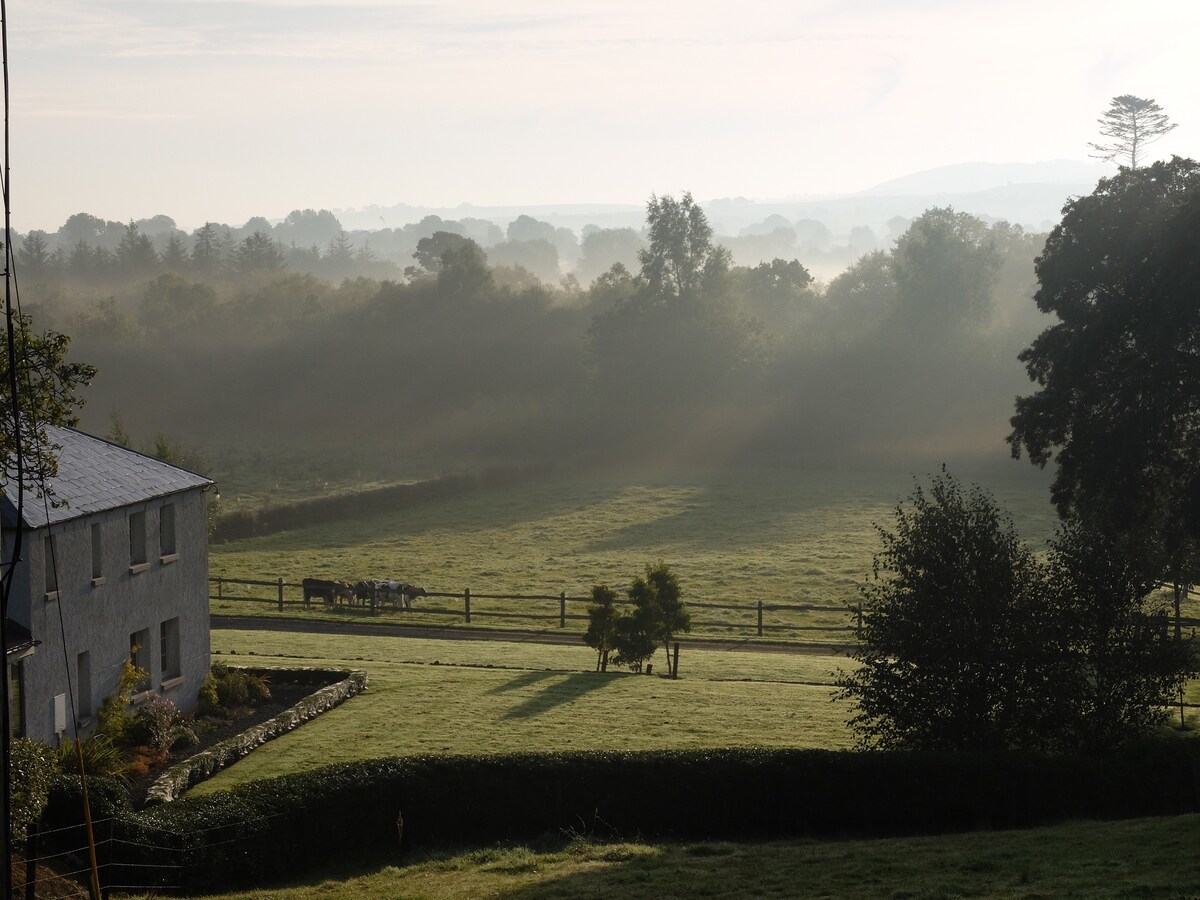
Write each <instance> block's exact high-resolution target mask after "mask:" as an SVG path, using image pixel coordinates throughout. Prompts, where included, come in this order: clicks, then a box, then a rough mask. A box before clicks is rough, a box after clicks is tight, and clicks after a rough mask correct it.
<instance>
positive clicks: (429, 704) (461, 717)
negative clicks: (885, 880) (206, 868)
mask: <svg viewBox="0 0 1200 900" xmlns="http://www.w3.org/2000/svg"><path fill="white" fill-rule="evenodd" d="M212 642H213V649H214V654H215V658H218V659H224V660H227V661H229V662H232V663H236V664H241V665H263V666H288V665H293V666H294V665H298V664H301V665H316V666H331V667H352V668H360V669H365V670H366V671H367V673H368V674H369V677H370V686H369V688H368V690H367V691H366V692H365V693H363V694H360V695H359V696H357V697H354V698H352V699H351V700H349V701H348V702H346V703H345V704H343V705H342V706H339V707H337V708H336V709H333V710H331V711H329V712H327V713H325V714H324V715H322V716H320V717H318V718H317V719H315V720H313V721H312V722H309V723H308V724H306V725H305V726H304V727H303V728H299V729H296V730H295V731H293V732H290V733H288V734H286V735H284V736H282V737H280V738H277V739H276V740H274V741H271V742H270V743H268V744H266V745H264V746H263V747H260V748H259V749H257V750H255V751H254V753H252V754H251V755H250V756H248V757H247V758H246V759H244V760H242V761H241V762H239V763H237V764H236V765H234V766H232V767H231V768H230V769H228V770H226V771H225V772H223V773H221V774H220V775H218V776H217V777H216V778H214V779H212V780H211V781H208V782H205V783H204V784H202V785H199V786H198V787H196V788H195V789H194V792H195V793H210V792H213V791H217V790H222V789H225V788H229V787H232V786H233V785H235V784H240V783H243V782H247V781H253V780H256V779H260V778H268V777H271V776H275V775H281V774H284V773H288V772H296V771H301V770H304V769H312V768H316V767H319V766H322V765H326V764H328V763H334V762H348V761H351V760H357V759H371V758H376V757H381V756H398V755H406V754H418V753H453V754H476V753H504V752H514V751H525V752H537V751H542V750H546V751H550V750H635V749H657V748H673V749H674V748H679V749H682V748H691V747H738V746H759V747H847V746H849V745H850V743H851V735H850V733H849V732H848V731H847V729H846V727H845V720H846V719H847V718H848V708H847V707H846V706H845V705H844V704H840V703H833V702H831V701H832V697H833V693H834V689H833V688H832V687H831V681H832V678H833V673H834V671H835V670H837V669H838V668H839V667H841V666H844V665H848V664H849V661H848V660H846V659H844V658H841V657H834V656H808V655H798V654H785V653H754V652H747V651H719V650H691V651H689V652H687V653H684V654H681V656H680V663H679V669H680V678H679V679H678V680H671V679H667V678H661V677H658V676H657V675H654V676H645V675H633V674H629V673H623V672H609V673H607V674H598V673H596V672H594V671H593V669H594V668H595V655H594V653H593V652H592V651H591V650H590V649H589V648H587V647H585V646H583V645H582V644H580V646H578V647H562V646H553V645H545V644H521V643H512V642H500V641H445V640H433V639H417V638H398V637H384V636H370V637H357V636H348V635H310V634H291V633H282V632H240V631H224V630H221V631H214V632H213V634H212ZM657 661H659V662H661V661H662V654H661V652H660V653H659V654H658V659H657Z"/></svg>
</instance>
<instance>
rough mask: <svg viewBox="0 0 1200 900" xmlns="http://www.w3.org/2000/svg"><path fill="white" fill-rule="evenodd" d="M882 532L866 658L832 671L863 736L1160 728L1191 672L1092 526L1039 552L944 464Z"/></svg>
mask: <svg viewBox="0 0 1200 900" xmlns="http://www.w3.org/2000/svg"><path fill="white" fill-rule="evenodd" d="M879 534H880V538H881V540H882V543H883V549H882V550H881V551H880V552H879V553H878V554H877V555H876V558H875V567H874V568H875V574H874V580H873V581H870V582H868V583H867V584H865V585H864V586H863V589H862V597H863V617H862V627H861V629H860V631H859V639H860V644H859V646H858V648H857V650H856V651H855V654H854V655H855V658H856V660H857V661H858V662H859V664H860V666H859V668H858V669H857V670H855V671H853V672H851V673H849V674H846V675H844V676H842V677H841V679H840V680H839V682H838V685H839V687H840V688H841V694H840V695H839V696H840V697H841V698H843V699H849V700H852V701H853V702H854V703H855V704H856V705H857V712H856V714H855V715H854V717H853V718H851V720H850V722H849V724H850V726H851V727H852V728H853V729H854V730H855V732H856V733H857V734H858V737H859V741H860V743H861V744H862V745H864V746H875V747H883V748H910V749H930V750H960V749H1004V748H1028V749H1036V750H1047V751H1063V750H1084V751H1089V752H1096V751H1105V750H1109V749H1111V748H1113V747H1115V746H1119V745H1121V744H1124V743H1128V742H1130V741H1132V740H1135V739H1137V738H1139V737H1143V736H1145V735H1146V734H1148V733H1151V732H1152V731H1153V730H1154V729H1156V728H1157V727H1158V726H1160V725H1161V724H1162V723H1163V721H1164V718H1165V715H1164V708H1165V706H1166V704H1167V703H1169V702H1170V701H1171V699H1172V697H1174V696H1175V694H1176V692H1177V691H1178V690H1179V689H1180V688H1181V687H1182V684H1183V681H1184V679H1185V678H1186V677H1187V676H1188V675H1190V674H1191V673H1193V672H1195V670H1196V666H1197V663H1196V660H1195V657H1194V652H1193V650H1192V648H1191V647H1190V645H1185V644H1182V643H1177V642H1172V641H1170V640H1169V638H1168V634H1167V627H1166V626H1167V621H1166V618H1165V616H1164V614H1163V611H1162V610H1161V609H1160V610H1157V611H1156V610H1154V609H1153V607H1152V606H1150V605H1149V603H1148V600H1147V597H1148V595H1149V594H1150V592H1151V590H1153V587H1154V585H1153V582H1152V581H1149V580H1147V579H1146V578H1145V576H1144V575H1143V574H1141V570H1140V569H1139V567H1138V565H1137V561H1136V560H1132V561H1131V560H1130V558H1129V557H1128V556H1127V555H1125V554H1123V553H1122V550H1121V548H1120V546H1119V545H1117V544H1114V543H1113V542H1112V541H1109V540H1107V539H1106V538H1105V537H1103V536H1102V535H1101V534H1100V533H1098V532H1095V531H1094V530H1091V529H1088V528H1085V527H1083V526H1080V525H1071V526H1069V527H1067V528H1066V529H1064V531H1063V532H1062V533H1061V534H1060V535H1059V537H1058V538H1057V539H1056V540H1055V542H1054V544H1053V546H1052V553H1051V557H1050V561H1049V563H1048V564H1045V565H1043V564H1041V563H1039V562H1038V561H1037V560H1036V559H1035V558H1034V557H1033V555H1032V554H1031V553H1030V551H1029V549H1028V548H1027V547H1026V546H1025V545H1024V544H1023V543H1022V542H1021V541H1020V540H1019V539H1018V537H1017V535H1016V532H1015V530H1014V529H1013V527H1012V523H1011V521H1010V520H1009V519H1008V517H1007V515H1006V514H1005V513H1004V512H1003V511H1002V510H1001V509H1000V507H999V506H998V505H997V503H996V502H995V500H994V499H993V498H992V497H991V496H990V495H989V494H987V493H985V492H984V491H982V490H981V489H980V488H978V487H974V488H972V489H971V490H970V492H964V490H963V489H962V488H961V486H960V485H959V484H958V482H957V481H956V480H955V479H954V478H952V477H951V476H950V475H948V474H947V473H946V471H945V469H943V470H942V472H941V473H940V474H939V475H937V476H934V477H933V478H932V479H931V482H930V485H929V489H928V492H926V490H925V489H924V488H922V487H921V486H920V485H918V486H917V487H916V489H915V491H914V493H913V494H912V496H911V497H910V498H909V500H908V502H907V504H901V505H900V506H899V507H897V509H896V528H895V531H889V530H886V529H884V528H879Z"/></svg>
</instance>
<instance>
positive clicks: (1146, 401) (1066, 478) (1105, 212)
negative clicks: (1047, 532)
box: [1008, 157, 1200, 586]
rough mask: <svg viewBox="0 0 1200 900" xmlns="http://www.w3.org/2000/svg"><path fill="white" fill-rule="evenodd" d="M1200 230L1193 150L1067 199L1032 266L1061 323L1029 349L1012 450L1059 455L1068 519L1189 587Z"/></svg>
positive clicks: (1047, 307) (1195, 558)
mask: <svg viewBox="0 0 1200 900" xmlns="http://www.w3.org/2000/svg"><path fill="white" fill-rule="evenodd" d="M1197 234H1200V164H1198V163H1197V162H1195V161H1194V160H1187V159H1179V158H1178V157H1176V158H1174V159H1172V160H1171V161H1170V162H1168V163H1162V162H1160V163H1155V164H1154V165H1151V166H1149V167H1146V168H1140V169H1123V170H1122V171H1121V173H1120V174H1118V175H1116V176H1115V177H1113V178H1107V179H1103V180H1102V181H1101V182H1100V184H1099V185H1098V186H1097V187H1096V190H1095V191H1094V192H1093V193H1092V194H1090V195H1089V196H1086V197H1080V198H1078V199H1076V200H1074V201H1072V202H1071V203H1069V204H1068V205H1067V207H1066V208H1065V210H1064V215H1063V219H1062V222H1061V223H1060V224H1059V226H1058V227H1057V228H1055V229H1054V232H1053V233H1052V234H1051V235H1050V237H1049V239H1048V240H1047V242H1046V248H1045V251H1044V252H1043V254H1042V256H1041V257H1040V258H1039V259H1038V262H1037V277H1038V280H1039V282H1040V287H1039V289H1038V292H1037V296H1036V300H1037V305H1038V307H1039V308H1040V309H1041V310H1042V311H1043V312H1045V313H1052V314H1054V315H1055V316H1057V318H1058V321H1057V322H1056V323H1055V324H1054V325H1051V326H1050V327H1049V328H1047V329H1046V330H1045V331H1043V332H1042V333H1041V334H1040V335H1039V336H1038V337H1037V339H1036V340H1034V342H1033V343H1032V345H1030V346H1029V347H1028V348H1027V349H1026V350H1025V351H1024V352H1022V353H1021V356H1020V359H1021V361H1022V362H1024V363H1025V367H1026V370H1027V372H1028V375H1029V378H1030V380H1031V381H1034V382H1036V384H1037V390H1036V391H1035V393H1033V394H1031V395H1029V396H1025V397H1019V398H1017V401H1016V414H1015V415H1014V416H1013V417H1012V419H1011V423H1012V432H1011V433H1010V434H1009V436H1008V441H1009V444H1010V445H1011V447H1012V453H1013V456H1014V457H1019V456H1020V454H1021V453H1022V451H1024V452H1025V453H1027V454H1028V456H1029V459H1030V461H1031V462H1033V463H1034V464H1035V465H1037V466H1039V467H1041V466H1045V465H1046V463H1047V462H1049V461H1050V459H1051V458H1052V457H1053V459H1054V462H1055V467H1056V469H1055V477H1054V483H1053V485H1052V488H1051V496H1052V499H1053V501H1054V504H1055V506H1056V507H1057V508H1058V510H1059V514H1060V516H1062V517H1063V518H1065V519H1069V518H1079V519H1082V520H1085V521H1087V522H1089V523H1090V525H1091V526H1092V527H1096V528H1099V529H1101V530H1102V531H1106V532H1108V533H1109V534H1110V535H1111V536H1112V537H1113V538H1114V539H1116V538H1118V537H1119V538H1120V539H1121V540H1122V541H1124V542H1126V543H1127V544H1128V545H1129V547H1130V552H1132V553H1134V554H1135V555H1138V556H1141V557H1142V559H1143V564H1144V565H1145V566H1146V567H1147V570H1148V572H1149V573H1150V574H1152V575H1154V576H1156V577H1158V578H1161V579H1163V580H1168V581H1171V582H1174V583H1175V584H1177V585H1181V586H1186V585H1188V584H1194V583H1196V581H1197V580H1200V513H1197V509H1198V507H1197V505H1196V503H1195V502H1194V498H1195V497H1196V496H1197V495H1198V494H1200V442H1198V441H1197V440H1196V435H1197V434H1198V433H1200V404H1198V403H1197V400H1196V398H1197V397H1200V366H1198V365H1197V364H1196V350H1195V348H1196V346H1197V341H1200V305H1198V304H1197V303H1196V301H1195V285H1196V283H1197V282H1198V281H1200V252H1197V245H1196V241H1195V236H1196V235H1197ZM1134 545H1137V546H1136V549H1134Z"/></svg>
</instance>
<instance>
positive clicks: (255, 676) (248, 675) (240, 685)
mask: <svg viewBox="0 0 1200 900" xmlns="http://www.w3.org/2000/svg"><path fill="white" fill-rule="evenodd" d="M270 699H271V688H270V684H269V677H268V676H267V674H266V673H265V672H247V671H245V670H244V669H231V668H230V667H229V666H226V665H223V664H221V663H214V664H213V667H212V669H211V670H209V674H208V675H207V676H206V677H205V679H204V686H203V687H202V688H201V690H200V712H201V714H202V715H211V716H221V717H223V718H230V717H232V716H233V715H235V714H236V713H237V711H238V710H239V709H241V708H243V707H245V706H247V705H249V704H250V703H252V702H253V703H261V702H263V701H266V700H270Z"/></svg>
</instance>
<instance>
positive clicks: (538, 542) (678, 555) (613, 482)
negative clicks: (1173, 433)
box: [211, 463, 1055, 637]
mask: <svg viewBox="0 0 1200 900" xmlns="http://www.w3.org/2000/svg"><path fill="white" fill-rule="evenodd" d="M1014 465H1016V464H1015V463H1014ZM912 488H913V480H912V477H911V476H909V475H905V474H902V473H880V472H875V473H861V472H829V471H806V470H795V469H754V470H748V469H738V470H724V471H721V472H699V471H693V472H689V473H680V472H673V473H671V474H670V475H669V476H665V475H664V476H642V477H636V478H635V477H632V476H623V477H620V478H618V477H615V476H613V477H598V476H591V477H586V476H574V477H558V478H554V479H550V480H546V481H541V482H531V483H525V484H519V485H512V486H508V487H498V488H493V489H489V490H485V491H481V492H478V493H474V494H470V495H466V496H462V497H456V498H450V499H446V500H443V501H438V502H436V503H430V504H427V505H423V506H420V507H417V508H412V509H408V510H405V511H403V512H397V513H394V514H387V513H385V514H377V515H371V516H364V517H363V518H361V519H357V520H353V521H342V522H330V523H329V524H327V525H323V526H320V527H312V528H305V529H299V530H296V531H291V532H285V533H281V534H276V535H270V536H265V537H259V538H254V539H249V540H244V541H238V542H236V543H231V544H222V545H216V546H214V547H213V548H212V550H211V571H212V574H213V575H222V576H226V577H244V578H271V579H274V578H277V577H283V578H284V580H285V581H287V582H299V581H300V580H301V579H302V578H304V577H309V576H315V577H322V578H334V579H348V580H357V579H359V578H374V577H379V578H392V579H396V580H401V581H409V582H412V583H414V584H418V585H421V586H423V587H425V588H426V589H427V590H430V591H439V592H446V593H461V592H462V591H463V589H464V588H469V589H470V590H471V592H472V593H473V594H488V593H498V594H506V593H507V594H551V595H557V594H558V593H559V592H565V593H567V594H568V595H569V596H586V595H587V594H588V592H589V591H590V589H591V587H592V585H594V584H597V583H608V584H610V585H613V586H616V587H618V588H620V587H624V586H625V585H627V584H628V583H629V582H630V581H631V580H632V579H633V578H634V577H635V576H636V575H638V574H639V573H640V572H641V571H642V570H643V568H644V567H645V565H646V564H647V563H654V562H657V561H658V560H663V561H664V562H666V563H668V564H669V565H670V566H671V567H672V568H673V569H674V570H675V571H676V572H677V573H678V574H679V577H680V580H681V583H682V585H683V588H684V591H685V595H686V597H687V598H688V599H691V600H693V601H707V602H723V603H731V604H735V605H739V606H744V611H742V612H722V613H720V614H709V613H698V614H697V620H698V621H699V622H704V621H705V620H706V619H707V620H709V621H726V620H733V621H735V622H737V623H744V625H745V626H746V627H749V626H750V625H752V624H754V622H755V615H756V614H755V613H754V612H753V611H752V610H753V608H754V606H755V604H757V602H758V601H760V600H762V601H763V602H765V603H784V604H803V603H812V604H821V605H830V606H836V607H839V608H841V607H842V606H843V605H844V603H845V602H846V601H848V600H853V599H854V598H855V596H856V591H857V587H858V585H859V584H861V583H862V581H863V580H864V579H865V578H866V577H867V576H868V574H869V573H870V571H871V559H872V554H873V553H874V552H875V550H876V549H877V548H878V538H877V534H876V531H875V525H876V524H877V523H879V524H883V525H888V524H889V523H890V522H891V521H892V518H893V511H894V508H895V505H896V503H897V502H898V501H899V500H900V499H901V498H902V497H906V496H907V495H908V494H909V493H911V491H912ZM991 488H992V489H993V490H994V492H995V493H996V495H997V497H998V498H999V499H1000V500H1001V501H1002V502H1003V503H1004V504H1005V506H1007V507H1008V509H1010V510H1011V512H1012V515H1013V517H1014V520H1015V522H1016V524H1017V527H1018V529H1019V530H1020V532H1021V533H1022V534H1023V535H1024V536H1025V538H1026V539H1027V540H1028V541H1029V542H1030V544H1031V545H1032V546H1034V547H1035V548H1039V549H1040V548H1042V547H1044V546H1045V541H1046V539H1047V538H1048V537H1049V536H1050V535H1051V534H1052V532H1053V527H1054V522H1055V517H1054V513H1053V510H1052V508H1051V507H1050V505H1049V503H1048V500H1047V491H1046V490H1045V486H1044V479H1042V478H1040V477H1036V473H1034V472H1033V470H1032V469H1031V470H1030V471H1029V472H1026V470H1025V469H1023V468H1022V469H1019V470H1014V472H1013V473H1012V474H1011V475H1010V476H1009V477H1007V478H1006V479H1004V480H1003V481H1001V482H999V483H996V484H993V485H991ZM269 593H270V592H269V591H268V592H267V594H269ZM264 596H265V594H264ZM422 605H424V606H426V607H429V606H435V605H437V606H444V607H445V608H447V609H452V610H454V612H455V613H456V615H458V616H459V618H458V621H460V622H461V609H462V604H461V602H459V601H455V600H450V599H442V600H440V601H438V602H437V603H435V602H434V601H432V600H430V601H427V602H426V603H425V604H422ZM476 608H477V609H496V610H501V611H503V610H506V609H511V608H520V609H529V608H531V607H529V605H528V604H523V605H520V606H519V607H516V606H514V605H507V606H506V605H505V604H498V605H497V604H495V603H492V604H490V605H484V604H482V603H481V604H477V606H476ZM536 611H537V612H541V613H544V614H551V615H553V614H556V613H557V604H554V603H550V604H543V605H542V607H541V608H538V609H536ZM213 612H214V613H217V614H232V615H237V614H245V613H248V612H252V613H255V614H263V613H266V614H270V613H271V608H270V607H269V606H268V605H266V604H246V603H238V602H233V601H229V602H225V603H220V604H216V603H215V604H214V606H213ZM288 612H289V614H296V613H297V610H296V609H294V608H291V609H289V610H288ZM572 612H575V613H582V612H583V609H582V608H581V607H576V608H574V609H573V610H572ZM310 614H316V615H323V614H324V613H323V611H320V610H316V611H311V612H310ZM336 615H343V616H344V615H347V613H337V614H336ZM410 618H413V619H418V617H417V616H412V617H410ZM418 620H419V621H420V622H421V623H422V624H432V623H435V622H437V623H438V624H441V623H443V622H450V621H453V619H452V618H451V617H449V616H447V617H441V616H422V617H420V618H419V619H418ZM765 621H766V622H767V624H787V623H788V621H790V620H788V619H787V618H786V617H781V616H774V617H773V616H772V615H771V614H770V613H768V614H767V616H766V619H765ZM811 621H813V622H814V623H817V624H822V625H839V624H845V622H846V621H847V619H846V617H845V616H844V615H842V614H841V613H840V612H834V613H828V612H827V613H821V614H819V615H818V616H817V617H816V618H813V619H811ZM488 624H495V623H491V622H490V623H488ZM782 636H783V637H789V636H791V635H782Z"/></svg>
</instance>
